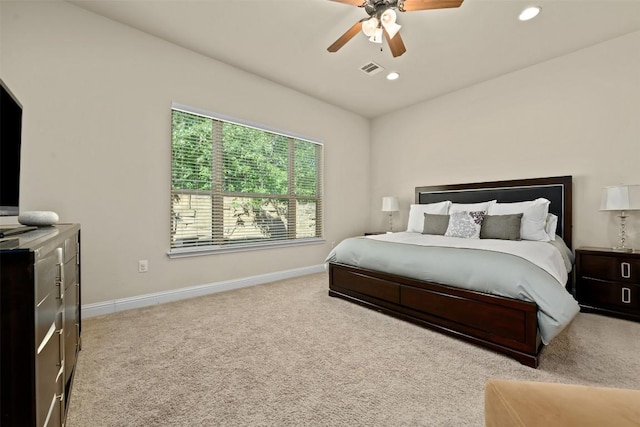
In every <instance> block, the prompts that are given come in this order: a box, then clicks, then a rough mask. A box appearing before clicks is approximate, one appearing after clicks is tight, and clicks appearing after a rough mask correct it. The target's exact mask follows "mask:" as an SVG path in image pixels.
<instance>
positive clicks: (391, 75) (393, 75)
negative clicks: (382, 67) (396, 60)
mask: <svg viewBox="0 0 640 427" xmlns="http://www.w3.org/2000/svg"><path fill="white" fill-rule="evenodd" d="M398 77H400V74H398V73H396V72H395V71H394V72H391V73H389V74H387V80H396V79H397V78H398Z"/></svg>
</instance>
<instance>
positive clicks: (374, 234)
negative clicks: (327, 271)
mask: <svg viewBox="0 0 640 427" xmlns="http://www.w3.org/2000/svg"><path fill="white" fill-rule="evenodd" d="M386 233H387V232H386V231H365V232H364V235H365V236H377V235H378V234H386Z"/></svg>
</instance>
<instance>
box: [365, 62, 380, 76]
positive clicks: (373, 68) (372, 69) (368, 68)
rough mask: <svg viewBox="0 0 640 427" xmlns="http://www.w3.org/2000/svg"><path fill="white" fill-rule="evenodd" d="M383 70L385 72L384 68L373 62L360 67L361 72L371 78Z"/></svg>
mask: <svg viewBox="0 0 640 427" xmlns="http://www.w3.org/2000/svg"><path fill="white" fill-rule="evenodd" d="M382 70H384V68H382V66H380V65H378V64H376V63H375V62H373V61H371V62H367V63H366V64H364V65H363V66H362V67H360V71H362V72H363V73H365V74H368V75H370V76H373V75H374V74H377V73H379V72H380V71H382Z"/></svg>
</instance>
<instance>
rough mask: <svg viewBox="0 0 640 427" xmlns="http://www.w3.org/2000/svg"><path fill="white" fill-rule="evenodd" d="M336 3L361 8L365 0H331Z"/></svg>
mask: <svg viewBox="0 0 640 427" xmlns="http://www.w3.org/2000/svg"><path fill="white" fill-rule="evenodd" d="M331 1H335V2H338V3H344V4H350V5H351V6H358V7H360V6H362V5H364V4H365V0H331Z"/></svg>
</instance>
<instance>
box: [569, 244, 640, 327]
mask: <svg viewBox="0 0 640 427" xmlns="http://www.w3.org/2000/svg"><path fill="white" fill-rule="evenodd" d="M575 278H576V282H575V291H576V299H577V300H578V303H580V307H581V309H582V311H587V312H595V313H601V314H607V315H611V316H616V317H622V318H624V319H629V320H635V321H640V253H630V252H616V251H614V250H612V249H606V248H580V249H576V271H575Z"/></svg>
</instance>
